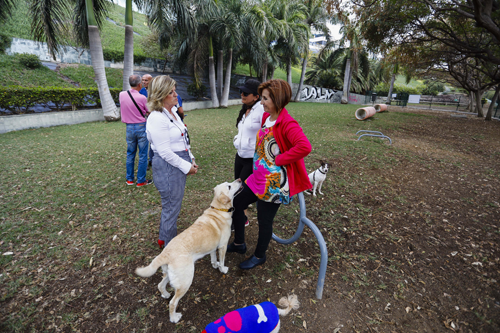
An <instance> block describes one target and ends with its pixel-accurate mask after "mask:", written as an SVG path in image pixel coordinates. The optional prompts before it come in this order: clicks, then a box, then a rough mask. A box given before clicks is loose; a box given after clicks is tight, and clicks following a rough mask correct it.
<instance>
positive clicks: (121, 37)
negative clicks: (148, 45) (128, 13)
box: [0, 1, 151, 54]
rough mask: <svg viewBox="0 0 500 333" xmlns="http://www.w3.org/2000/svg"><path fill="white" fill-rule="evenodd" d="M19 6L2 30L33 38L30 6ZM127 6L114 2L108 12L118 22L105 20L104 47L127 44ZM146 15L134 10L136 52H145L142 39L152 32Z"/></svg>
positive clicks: (18, 2) (15, 35)
mask: <svg viewBox="0 0 500 333" xmlns="http://www.w3.org/2000/svg"><path fill="white" fill-rule="evenodd" d="M15 3H16V6H17V8H16V9H15V10H14V11H13V15H12V17H11V18H9V19H8V20H7V21H6V22H5V23H4V24H1V25H0V30H1V31H2V32H4V33H5V34H6V35H7V36H10V37H15V38H23V39H31V40H32V39H33V36H32V34H31V17H30V14H29V7H28V5H27V4H26V2H24V1H15ZM124 14H125V8H123V7H120V6H118V5H115V4H112V5H111V6H110V10H109V12H108V17H109V18H110V19H112V20H113V21H115V22H117V23H118V25H115V24H114V23H112V22H109V21H107V20H104V22H103V27H102V30H101V42H102V47H103V48H107V49H111V50H119V51H123V49H124V45H125V28H124V26H125V16H124ZM146 22H147V18H146V15H143V14H140V13H135V12H134V31H135V32H137V33H138V34H139V35H140V36H138V35H135V34H134V53H135V54H144V51H143V50H142V47H141V46H140V41H141V40H142V39H143V38H144V37H146V36H147V35H149V34H150V33H151V30H150V29H149V27H148V26H147V25H146Z"/></svg>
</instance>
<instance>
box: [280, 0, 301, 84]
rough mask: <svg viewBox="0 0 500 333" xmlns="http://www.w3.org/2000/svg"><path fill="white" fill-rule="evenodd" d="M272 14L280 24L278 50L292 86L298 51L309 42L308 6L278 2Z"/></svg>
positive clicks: (297, 2)
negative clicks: (306, 20)
mask: <svg viewBox="0 0 500 333" xmlns="http://www.w3.org/2000/svg"><path fill="white" fill-rule="evenodd" d="M271 8H272V12H273V14H274V17H275V18H276V19H277V20H278V24H279V37H278V40H277V45H276V48H277V49H278V50H279V53H280V58H281V61H282V62H281V65H282V67H284V68H285V69H286V72H287V81H288V84H290V86H291V85H292V64H296V63H297V62H298V58H299V54H298V50H299V48H301V47H305V46H306V45H307V44H308V43H309V41H308V36H309V35H308V31H309V27H308V26H307V25H306V24H305V23H304V22H305V19H306V15H305V11H306V6H304V4H302V2H299V1H288V0H276V2H275V3H274V4H273V7H271Z"/></svg>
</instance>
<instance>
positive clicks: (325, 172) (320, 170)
mask: <svg viewBox="0 0 500 333" xmlns="http://www.w3.org/2000/svg"><path fill="white" fill-rule="evenodd" d="M318 171H319V173H322V174H324V175H326V172H322V171H321V170H320V169H318Z"/></svg>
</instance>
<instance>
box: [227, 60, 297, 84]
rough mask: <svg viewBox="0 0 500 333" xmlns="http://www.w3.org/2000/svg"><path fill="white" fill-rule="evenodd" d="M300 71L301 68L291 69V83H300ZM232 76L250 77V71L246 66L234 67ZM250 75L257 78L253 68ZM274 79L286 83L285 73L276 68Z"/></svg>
mask: <svg viewBox="0 0 500 333" xmlns="http://www.w3.org/2000/svg"><path fill="white" fill-rule="evenodd" d="M301 71H302V67H292V82H293V83H299V82H300V73H301ZM233 74H240V75H248V76H250V69H249V67H248V65H242V64H238V65H236V68H235V69H234V70H233ZM252 75H253V76H254V77H255V76H257V74H256V73H255V70H254V69H253V68H252ZM274 78H275V79H282V80H285V81H286V72H285V71H284V70H282V69H281V68H277V69H276V71H275V72H274Z"/></svg>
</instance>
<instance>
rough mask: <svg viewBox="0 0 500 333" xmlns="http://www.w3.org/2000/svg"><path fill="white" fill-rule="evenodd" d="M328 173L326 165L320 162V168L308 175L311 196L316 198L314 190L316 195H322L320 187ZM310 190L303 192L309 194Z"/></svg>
mask: <svg viewBox="0 0 500 333" xmlns="http://www.w3.org/2000/svg"><path fill="white" fill-rule="evenodd" d="M327 172H328V163H324V162H321V166H320V167H319V168H318V169H316V170H314V171H313V172H311V173H310V174H309V181H310V182H311V184H312V185H313V190H312V191H313V196H316V189H318V193H319V194H321V195H323V192H321V187H322V186H323V182H324V181H325V179H326V173H327ZM309 191H310V190H308V191H305V192H306V193H307V194H311V193H309Z"/></svg>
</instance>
